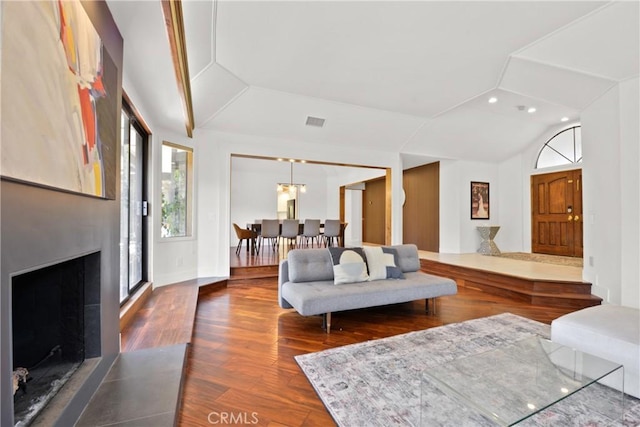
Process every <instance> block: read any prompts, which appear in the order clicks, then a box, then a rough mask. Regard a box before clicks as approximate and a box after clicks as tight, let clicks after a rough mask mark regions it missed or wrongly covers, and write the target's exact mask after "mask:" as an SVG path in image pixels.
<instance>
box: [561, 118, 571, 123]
mask: <svg viewBox="0 0 640 427" xmlns="http://www.w3.org/2000/svg"><path fill="white" fill-rule="evenodd" d="M560 121H561V122H568V121H569V117H563V118H561V119H560Z"/></svg>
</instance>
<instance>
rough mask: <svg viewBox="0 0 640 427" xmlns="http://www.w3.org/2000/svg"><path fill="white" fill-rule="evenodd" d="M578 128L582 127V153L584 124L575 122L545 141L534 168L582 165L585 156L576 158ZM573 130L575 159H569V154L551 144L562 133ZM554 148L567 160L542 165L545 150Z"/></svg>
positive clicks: (560, 167)
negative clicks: (541, 157)
mask: <svg viewBox="0 0 640 427" xmlns="http://www.w3.org/2000/svg"><path fill="white" fill-rule="evenodd" d="M576 129H580V132H581V133H580V153H582V126H581V125H580V124H575V125H572V126H569V127H567V128H564V129H562V130H560V131H558V132H556V133H555V134H554V135H553V136H552V137H551V138H549V139H548V140H547V142H545V143H544V145H543V146H542V148H540V150H539V151H538V155H537V156H536V162H535V165H534V169H535V170H539V169H564V168H567V167H574V166H575V165H580V164H582V159H583V157H584V156H582V155H581V156H580V158H579V159H577V160H576V159H575V157H576ZM569 131H572V133H573V151H574V160H571V159H569V158H568V157H567V156H565V155H564V154H562V153H561V152H560V151H558V150H556V149H555V148H553V146H552V145H549V144H551V143H553V141H554V140H555V139H556V138H557V137H558V136H560V135H561V134H563V133H565V132H569ZM547 149H549V150H552V151H554V152H555V153H556V154H558V155H559V156H561V157H563V158H565V159H566V160H567V162H566V163H561V164H556V165H549V166H540V165H539V163H540V156H542V154H543V153H544V152H545V150H547Z"/></svg>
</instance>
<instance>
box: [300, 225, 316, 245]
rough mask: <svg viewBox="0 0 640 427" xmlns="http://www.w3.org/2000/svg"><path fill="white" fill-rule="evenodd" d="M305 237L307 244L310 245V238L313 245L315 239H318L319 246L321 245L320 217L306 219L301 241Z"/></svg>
mask: <svg viewBox="0 0 640 427" xmlns="http://www.w3.org/2000/svg"><path fill="white" fill-rule="evenodd" d="M303 238H304V244H305V246H309V239H311V246H313V239H315V240H316V242H317V244H318V246H320V220H319V219H305V220H304V226H303V228H302V236H300V241H301V242H302V239H303Z"/></svg>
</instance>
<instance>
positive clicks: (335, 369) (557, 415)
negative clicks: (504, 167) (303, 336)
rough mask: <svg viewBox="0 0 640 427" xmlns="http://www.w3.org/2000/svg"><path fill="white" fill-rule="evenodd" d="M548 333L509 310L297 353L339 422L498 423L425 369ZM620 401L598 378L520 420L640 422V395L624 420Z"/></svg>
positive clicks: (628, 401) (629, 403)
mask: <svg viewBox="0 0 640 427" xmlns="http://www.w3.org/2000/svg"><path fill="white" fill-rule="evenodd" d="M549 332H550V327H549V325H545V324H543V323H538V322H535V321H533V320H529V319H525V318H523V317H520V316H516V315H513V314H508V313H507V314H500V315H496V316H491V317H486V318H482V319H475V320H469V321H466V322H461V323H455V324H450V325H446V326H441V327H437V328H431V329H426V330H423V331H417V332H410V333H407V334H402V335H397V336H394V337H389V338H384V339H379V340H374V341H368V342H364V343H359V344H351V345H347V346H343V347H338V348H334V349H330V350H324V351H321V352H317V353H310V354H305V355H300V356H296V358H295V359H296V361H297V362H298V364H299V365H300V367H301V368H302V370H303V372H304V373H305V375H306V376H307V378H308V379H309V381H310V382H311V384H312V385H313V387H314V388H315V390H316V392H317V393H318V395H319V396H320V399H321V400H322V402H323V403H324V405H325V406H326V408H327V410H328V411H329V412H330V413H331V415H332V416H333V418H334V420H335V421H336V423H337V424H338V425H339V426H342V427H351V426H353V427H363V426H367V427H369V426H371V427H373V426H381V427H382V426H419V425H421V422H422V425H423V426H426V427H432V426H456V427H459V426H492V425H495V424H494V422H493V421H491V420H489V419H488V418H485V417H484V416H483V415H481V414H480V413H476V412H474V411H473V410H472V409H470V408H468V407H466V405H464V404H462V403H460V402H458V401H457V400H455V399H454V398H452V397H450V396H448V395H445V394H444V393H443V392H442V391H440V390H439V389H438V388H437V387H436V386H434V385H432V386H429V384H428V383H421V373H422V372H424V371H425V370H427V369H429V367H432V366H436V365H439V364H442V363H445V362H449V361H452V360H455V359H459V358H462V357H466V356H470V355H472V354H478V353H482V352H485V351H488V350H491V349H494V348H497V347H503V346H505V345H509V344H512V343H514V342H517V341H520V340H523V339H525V338H528V337H531V336H534V335H540V336H543V337H548V336H549ZM470 380H471V379H470ZM425 384H426V386H425ZM421 387H422V391H421ZM421 394H424V399H423V400H424V406H421ZM619 399H620V393H619V392H615V391H614V390H612V389H609V388H608V387H604V386H601V385H599V384H594V385H592V386H590V387H587V388H585V389H583V390H581V391H579V392H577V393H575V394H574V395H572V396H570V397H569V398H567V399H565V400H564V401H562V402H560V403H558V404H556V405H554V406H552V407H550V408H547V409H546V410H544V411H542V412H540V413H539V414H537V415H535V416H533V417H531V418H529V419H528V420H526V421H524V422H523V423H522V424H521V425H525V426H591V427H594V426H615V427H622V426H624V427H629V426H638V425H640V400H638V399H634V398H632V397H630V396H626V397H625V416H624V419H622V418H621V417H619V416H618V417H617V418H616V417H615V416H614V415H612V414H611V410H610V408H611V407H616V406H615V405H616V404H619ZM421 411H423V414H422V417H424V414H425V413H428V417H429V421H426V422H425V420H424V419H423V420H422V421H421ZM617 414H618V415H619V413H617Z"/></svg>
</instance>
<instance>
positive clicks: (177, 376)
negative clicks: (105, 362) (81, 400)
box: [76, 343, 188, 427]
mask: <svg viewBox="0 0 640 427" xmlns="http://www.w3.org/2000/svg"><path fill="white" fill-rule="evenodd" d="M187 349H188V344H186V343H184V344H176V345H171V346H166V347H157V348H148V349H143V350H136V351H132V352H127V353H120V355H119V356H118V358H117V359H116V361H115V362H114V364H113V366H112V367H111V369H110V371H109V373H108V374H107V376H106V377H105V379H104V381H103V382H102V384H101V385H100V387H99V388H98V390H97V391H96V393H95V394H94V395H93V397H92V398H91V401H90V402H89V404H88V405H87V407H86V408H85V410H84V412H83V413H82V416H81V417H80V419H79V420H78V422H77V424H76V426H77V427H85V426H86V427H88V426H92V427H93V426H106V425H109V426H154V427H162V426H174V425H175V423H176V417H177V414H178V410H179V406H180V395H181V386H182V376H183V375H182V374H183V370H184V367H185V363H186V357H187Z"/></svg>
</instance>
